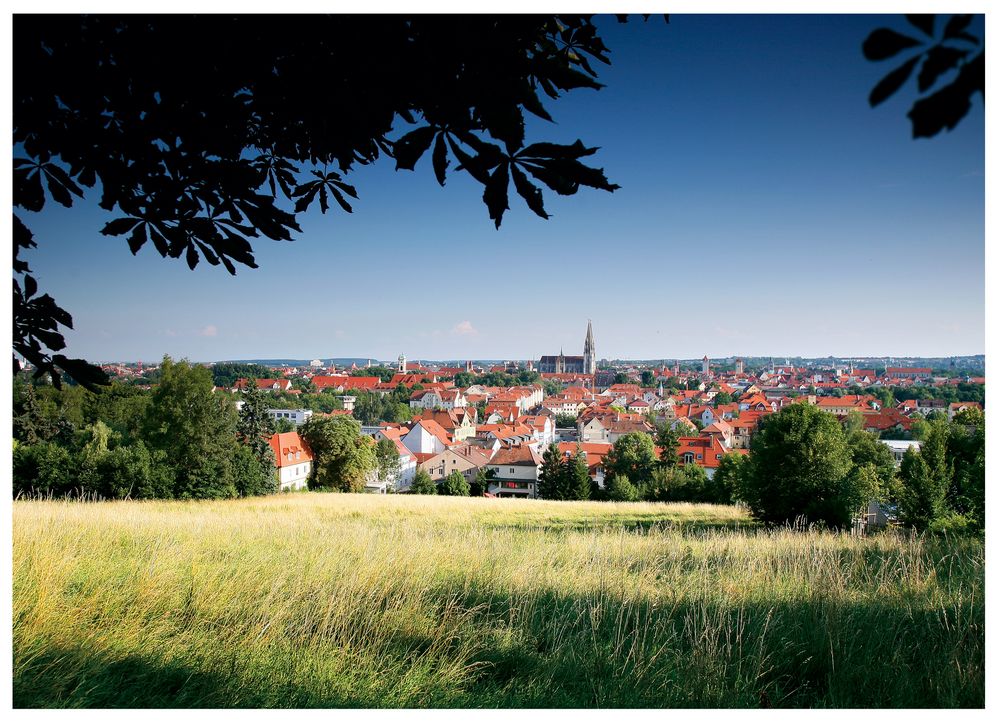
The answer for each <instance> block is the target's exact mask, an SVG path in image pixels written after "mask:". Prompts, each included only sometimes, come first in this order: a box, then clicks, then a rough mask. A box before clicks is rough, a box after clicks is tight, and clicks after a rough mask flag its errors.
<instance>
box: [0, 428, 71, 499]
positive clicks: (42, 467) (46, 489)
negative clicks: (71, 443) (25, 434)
mask: <svg viewBox="0 0 1000 726" xmlns="http://www.w3.org/2000/svg"><path fill="white" fill-rule="evenodd" d="M78 468H79V467H78V464H77V461H76V459H75V458H74V457H73V455H72V454H70V453H69V452H68V451H67V450H66V449H64V448H63V447H61V446H59V445H58V444H53V443H50V442H48V441H40V442H38V443H37V444H32V445H24V444H22V445H20V446H18V447H17V448H16V449H15V450H14V471H13V474H14V476H13V480H14V493H15V494H34V493H38V494H46V495H52V496H62V495H64V494H68V493H69V492H70V491H71V490H72V489H73V488H74V487H76V486H77V485H78V483H79V482H78V474H79V471H78Z"/></svg>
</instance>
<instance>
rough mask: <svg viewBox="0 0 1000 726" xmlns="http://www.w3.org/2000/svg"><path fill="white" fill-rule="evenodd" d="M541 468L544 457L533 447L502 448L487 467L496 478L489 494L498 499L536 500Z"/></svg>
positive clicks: (490, 486)
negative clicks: (518, 498)
mask: <svg viewBox="0 0 1000 726" xmlns="http://www.w3.org/2000/svg"><path fill="white" fill-rule="evenodd" d="M541 466H542V457H541V456H539V455H538V452H537V451H535V449H534V447H532V446H528V445H521V446H510V447H502V448H500V449H499V450H498V451H497V452H496V453H495V454H494V455H493V458H492V459H490V463H489V464H487V465H486V468H487V469H489V470H491V471H492V472H493V478H494V481H493V483H491V484H490V485H489V493H490V494H493V495H494V496H497V497H520V498H529V499H534V498H536V497H537V496H538V471H539V469H540V468H541Z"/></svg>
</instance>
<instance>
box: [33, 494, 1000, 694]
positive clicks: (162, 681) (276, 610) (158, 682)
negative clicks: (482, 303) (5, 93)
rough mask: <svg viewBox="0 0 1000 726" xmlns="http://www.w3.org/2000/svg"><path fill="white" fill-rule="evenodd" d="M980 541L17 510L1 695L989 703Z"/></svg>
mask: <svg viewBox="0 0 1000 726" xmlns="http://www.w3.org/2000/svg"><path fill="white" fill-rule="evenodd" d="M983 581H984V552H983V545H982V542H981V541H979V540H971V539H963V540H937V539H923V538H913V537H907V536H899V535H895V534H885V535H880V536H878V537H872V538H867V539H856V538H852V537H850V536H846V535H842V534H834V533H823V532H808V533H799V532H791V531H787V530H778V531H767V530H764V529H762V528H755V527H753V526H752V525H751V523H750V522H749V520H748V518H747V515H746V513H745V512H744V511H742V510H740V509H738V508H735V507H717V506H702V505H686V504H685V505H658V504H645V503H637V504H601V503H586V502H537V501H534V502H532V501H502V500H488V499H460V498H450V497H448V498H446V497H412V496H389V497H385V496H382V497H379V496H366V495H330V494H296V495H291V496H278V497H270V498H261V499H248V500H241V501H225V502H201V503H182V502H107V503H93V502H90V503H73V502H31V501H26V502H15V504H14V701H15V704H16V705H18V706H112V707H113V706H179V707H186V706H203V707H210V706H246V707H259V706H272V707H283V706H301V707H317V706H318V707H333V706H363V707H377V706H385V707H404V706H405V707H415V706H418V707H419V706H443V707H452V706H454V707H461V706H465V707H478V706H488V707H494V706H500V707H504V706H507V707H511V706H520V707H546V706H566V707H573V706H605V707H610V706H623V707H628V706H646V707H670V706H757V705H761V704H764V705H773V706H858V707H860V706H889V707H891V706H913V707H916V706H982V704H983V702H984V681H983V672H984V655H983V653H984V645H983V637H984V636H983V632H984V609H985V606H984V599H983Z"/></svg>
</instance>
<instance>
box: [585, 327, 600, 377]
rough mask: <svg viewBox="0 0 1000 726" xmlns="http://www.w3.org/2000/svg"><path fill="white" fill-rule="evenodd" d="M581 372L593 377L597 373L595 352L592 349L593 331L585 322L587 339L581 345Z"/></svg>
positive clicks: (593, 348)
mask: <svg viewBox="0 0 1000 726" xmlns="http://www.w3.org/2000/svg"><path fill="white" fill-rule="evenodd" d="M583 372H584V373H590V374H591V375H593V374H594V373H596V372H597V350H596V349H595V347H594V329H593V327H592V326H591V324H590V321H589V320H588V321H587V339H586V340H585V341H584V343H583Z"/></svg>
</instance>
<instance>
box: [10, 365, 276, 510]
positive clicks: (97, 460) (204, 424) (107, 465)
mask: <svg viewBox="0 0 1000 726" xmlns="http://www.w3.org/2000/svg"><path fill="white" fill-rule="evenodd" d="M212 385H213V382H212V374H211V372H210V371H209V369H207V368H205V367H203V366H198V365H191V364H190V363H188V362H187V361H180V362H174V361H173V360H172V359H170V358H169V357H165V358H164V359H163V363H162V366H161V368H160V382H159V384H158V385H157V386H156V388H155V389H154V390H152V391H146V390H143V389H141V388H139V387H137V386H135V385H132V384H128V383H120V382H115V383H113V384H112V385H111V386H110V387H108V388H106V389H103V390H101V391H99V392H97V393H94V392H90V391H87V390H85V389H83V388H81V387H79V386H63V387H62V389H61V390H57V389H55V388H52V387H50V386H39V387H36V386H35V385H32V384H31V383H29V382H27V381H26V380H25V379H24V377H22V376H19V377H16V378H15V382H14V417H13V433H14V454H13V488H14V493H15V495H18V494H20V495H28V496H31V495H44V496H63V495H70V494H78V495H93V496H99V497H106V498H126V497H128V498H133V499H149V498H157V499H171V498H175V499H214V498H223V497H235V496H251V495H257V494H267V493H271V492H274V491H277V488H278V482H277V478H276V476H275V473H274V455H273V453H272V452H271V448H270V446H268V445H267V437H269V436H270V433H271V429H270V417H269V416H267V413H266V402H265V400H264V398H263V394H262V393H261V392H259V391H256V390H251V391H247V392H246V394H245V395H244V401H245V404H244V406H243V408H242V410H241V411H239V412H237V410H236V406H235V404H234V400H233V397H232V396H229V395H226V394H220V393H215V392H213V391H212Z"/></svg>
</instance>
